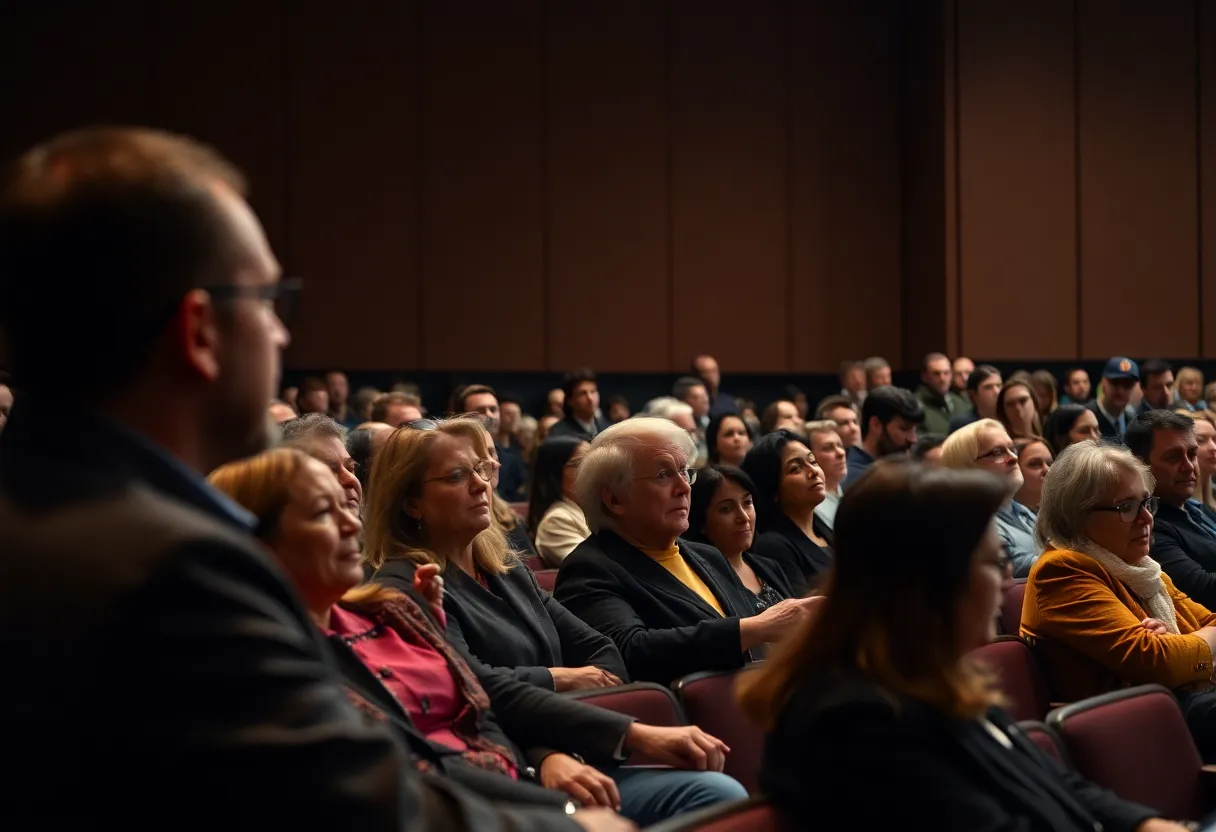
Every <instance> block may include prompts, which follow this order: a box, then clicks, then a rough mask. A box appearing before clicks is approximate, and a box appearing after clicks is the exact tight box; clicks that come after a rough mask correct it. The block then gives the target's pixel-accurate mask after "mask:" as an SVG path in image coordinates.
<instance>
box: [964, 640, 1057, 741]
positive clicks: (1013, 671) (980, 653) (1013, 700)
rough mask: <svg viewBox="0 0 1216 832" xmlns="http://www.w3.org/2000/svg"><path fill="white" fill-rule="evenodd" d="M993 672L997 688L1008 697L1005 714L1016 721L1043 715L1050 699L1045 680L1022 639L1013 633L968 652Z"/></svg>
mask: <svg viewBox="0 0 1216 832" xmlns="http://www.w3.org/2000/svg"><path fill="white" fill-rule="evenodd" d="M972 655H973V656H975V657H977V658H979V659H981V660H982V661H983V662H984V663H985V664H987V665H988V666H989V667H991V668H992V669H993V670H994V671H996V674H997V676H999V677H1000V680H1001V690H1002V692H1004V694H1005V696H1007V697H1008V698H1009V708H1008V710H1009V713H1010V714H1011V715H1012V716H1013V718H1014V719H1016V720H1024V719H1030V720H1036V719H1042V718H1043V717H1045V716H1046V715H1047V711H1048V710H1049V709H1050V707H1051V699H1050V697H1049V696H1048V694H1047V681H1046V680H1045V679H1044V678H1043V671H1042V670H1041V669H1040V668H1039V664H1038V662H1037V661H1036V660H1035V657H1034V654H1033V653H1031V652H1030V648H1029V647H1027V646H1026V642H1024V641H1022V640H1021V639H1020V638H1015V637H1013V636H1001V637H999V638H997V640H996V641H994V642H992V643H991V644H986V645H984V646H983V647H981V648H979V649H978V650H975V651H973V652H972Z"/></svg>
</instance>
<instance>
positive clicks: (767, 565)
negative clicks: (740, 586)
mask: <svg viewBox="0 0 1216 832" xmlns="http://www.w3.org/2000/svg"><path fill="white" fill-rule="evenodd" d="M743 562H744V563H746V564H747V565H748V566H750V567H751V568H752V571H753V572H755V573H756V576H757V577H758V578H760V580H762V581H764V582H765V583H766V584H768V585H769V586H771V587H772V588H773V589H775V590H777V592H778V593H779V594H780V595H781V597H782V598H797V597H798V593H796V592H794V585H793V584H791V583H790V578H789V575H787V574H786V573H785V570H784V569H782V568H781V566H780V564H778V563H777V562H776V561H775V560H770V559H769V558H766V557H764V556H763V555H757V554H756V553H755V552H744V553H743ZM744 589H747V587H744ZM748 594H749V595H750V594H751V593H750V592H748Z"/></svg>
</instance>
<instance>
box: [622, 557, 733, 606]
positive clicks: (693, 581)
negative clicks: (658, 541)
mask: <svg viewBox="0 0 1216 832" xmlns="http://www.w3.org/2000/svg"><path fill="white" fill-rule="evenodd" d="M642 551H643V552H645V553H646V554H647V555H648V556H649V557H650V558H651V559H653V560H654V562H655V563H657V564H658V565H659V566H661V567H663V568H664V569H666V570H667V571H668V572H670V573H671V574H672V575H673V576H674V577H675V579H676V580H677V581H679V582H680V583H682V584H684V586H686V587H688V588H689V589H691V590H692V591H693V592H695V593H697V595H700V596H701V598H702V600H704V601H705V603H707V604H709V605H710V606H711V607H713V608H714V609H715V610H717V611H718V615H721V616H723V617H725V616H726V613H724V612H722V605H721V604H719V603H718V599H717V598H716V597H714V594H713V593H712V592H711V591H710V589H709V587H707V586H706V585H705V581H703V580H701V576H700V575H698V574H697V573H696V572H694V571H693V568H692V567H691V566H689V565H688V561H686V560H684V558H683V556H681V555H680V548H679V547H678V546H672V547H671V548H670V549H643V550H642Z"/></svg>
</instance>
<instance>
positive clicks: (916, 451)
mask: <svg viewBox="0 0 1216 832" xmlns="http://www.w3.org/2000/svg"><path fill="white" fill-rule="evenodd" d="M945 443H946V437H945V436H943V435H942V434H940V433H926V434H922V435H921V436H918V437H917V438H916V442H915V443H914V444H913V445H912V447H911V448H910V449H909V450H908V458H909V459H912V460H915V461H916V462H922V463H924V464H925V466H926V467H928V468H940V467H941V464H942V445H944V444H945Z"/></svg>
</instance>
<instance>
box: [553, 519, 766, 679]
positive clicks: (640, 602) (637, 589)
mask: <svg viewBox="0 0 1216 832" xmlns="http://www.w3.org/2000/svg"><path fill="white" fill-rule="evenodd" d="M679 547H680V553H681V554H682V555H683V556H684V559H685V560H687V561H688V563H689V565H690V566H691V567H692V569H693V571H694V572H696V573H697V574H698V575H699V576H700V577H701V580H703V581H704V582H705V585H706V586H708V587H709V589H710V591H711V592H712V593H713V594H714V597H715V598H717V599H718V603H719V604H720V605H721V606H722V611H723V612H724V613H726V617H725V618H723V617H722V616H720V615H718V613H717V612H716V611H715V610H714V608H713V607H711V606H710V605H709V604H707V603H705V601H704V600H703V599H702V598H701V597H700V596H699V595H697V594H696V593H694V592H693V591H692V590H690V589H688V587H686V586H684V585H683V584H682V583H680V582H679V581H677V580H676V579H675V577H674V576H673V575H672V574H671V573H670V572H668V571H667V570H666V569H664V568H663V567H662V566H660V565H659V564H657V563H655V562H654V561H653V560H651V559H650V558H649V557H647V555H646V554H645V553H644V552H641V551H639V550H638V549H635V548H634V547H633V546H631V545H630V544H629V543H626V542H625V541H624V540H622V539H621V538H620V537H619V536H618V535H616V534H615V533H613V532H610V531H600V532H597V533H595V534H592V535H591V536H590V537H589V538H587V539H586V540H584V541H583V542H582V543H580V544H579V545H578V546H577V547H575V549H574V551H573V552H571V553H570V554H569V555H567V556H566V559H565V560H564V561H562V565H561V569H560V571H558V573H557V586H556V588H555V589H554V592H553V596H554V597H555V598H557V600H559V601H560V602H561V603H562V604H563V605H564V606H565V607H566V609H568V610H569V611H570V612H572V613H574V614H575V615H577V616H578V617H579V618H581V619H582V620H583V621H585V622H586V623H587V624H589V625H591V626H592V627H594V628H595V629H596V630H599V631H600V632H601V633H603V634H604V635H606V636H608V638H610V639H612V641H613V642H615V643H616V646H617V649H619V650H620V651H621V655H622V656H623V657H624V659H625V667H626V668H627V669H628V671H629V676H630V677H631V678H632V679H633V680H634V681H635V682H658V683H660V684H664V685H665V684H668V683H670V682H672V681H674V680H675V679H678V678H680V677H681V676H687V675H688V674H690V673H696V672H698V671H701V670H733V669H735V668H738V667H742V665H743V660H744V658H745V657H746V654H745V653H744V651H743V649H742V647H741V642H740V637H739V619H740V618H746V617H748V616H752V615H755V613H756V608H755V601H754V599H752V597H751V594H750V593H749V592H748V591H747V590H746V589H744V587H743V585H742V584H741V583H740V582H739V578H738V577H737V576H736V575H735V571H734V570H733V569H731V568H730V564H729V563H727V562H726V558H724V557H723V556H722V553H721V552H719V551H718V550H717V549H714V548H713V547H711V546H703V545H700V544H696V543H686V542H684V541H682V540H681V541H679Z"/></svg>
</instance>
